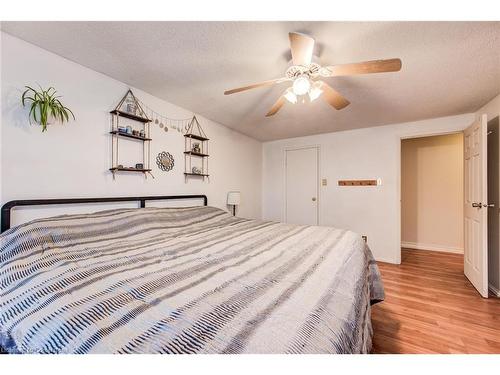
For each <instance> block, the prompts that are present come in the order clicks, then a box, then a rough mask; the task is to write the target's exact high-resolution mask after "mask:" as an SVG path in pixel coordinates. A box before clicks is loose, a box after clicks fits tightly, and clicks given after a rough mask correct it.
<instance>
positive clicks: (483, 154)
mask: <svg viewBox="0 0 500 375" xmlns="http://www.w3.org/2000/svg"><path fill="white" fill-rule="evenodd" d="M486 132H487V118H486V115H483V116H481V119H479V120H476V121H475V122H474V123H473V124H472V125H471V126H469V127H468V128H467V129H466V130H465V132H464V168H465V170H464V182H465V186H464V195H465V206H464V221H465V222H464V273H465V276H467V278H468V279H469V280H470V282H471V283H472V284H473V285H474V287H475V288H476V289H477V290H478V292H479V293H480V294H481V295H482V296H483V297H486V298H487V297H488V210H487V207H488V204H487V202H488V201H487V199H488V197H487V191H488V190H487V189H488V185H487V177H488V175H487V173H488V170H487V135H486Z"/></svg>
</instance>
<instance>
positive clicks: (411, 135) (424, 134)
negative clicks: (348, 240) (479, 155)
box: [395, 125, 468, 264]
mask: <svg viewBox="0 0 500 375" xmlns="http://www.w3.org/2000/svg"><path fill="white" fill-rule="evenodd" d="M467 126H468V125H467ZM464 130H465V128H464V129H462V130H449V131H437V132H432V131H428V132H425V131H424V132H418V131H417V132H413V133H407V134H404V135H399V136H398V146H397V147H398V160H397V163H396V164H397V171H396V176H397V184H398V188H397V191H398V193H397V197H396V207H398V209H399V215H398V227H397V236H396V238H397V241H398V242H397V248H398V249H399V251H398V252H397V256H396V259H395V261H396V264H401V216H402V214H401V156H402V155H401V142H402V141H403V140H405V139H413V138H425V137H436V136H440V135H450V134H459V133H461V134H463V133H464ZM463 180H464V181H465V176H464V177H463ZM462 183H463V181H462ZM464 194H465V193H464ZM464 197H465V196H464Z"/></svg>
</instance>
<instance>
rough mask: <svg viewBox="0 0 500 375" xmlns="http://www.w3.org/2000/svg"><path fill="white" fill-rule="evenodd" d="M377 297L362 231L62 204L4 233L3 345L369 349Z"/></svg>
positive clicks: (195, 212)
mask: <svg viewBox="0 0 500 375" xmlns="http://www.w3.org/2000/svg"><path fill="white" fill-rule="evenodd" d="M205 204H206V198H205ZM143 206H144V205H143V204H141V207H143ZM383 298H384V291H383V286H382V283H381V279H380V274H379V271H378V268H377V265H376V262H375V261H374V259H373V257H372V254H371V252H370V249H369V248H368V247H367V245H366V244H365V242H364V241H363V240H362V239H361V237H360V236H359V235H358V234H355V233H353V232H350V231H347V230H342V229H336V228H331V227H319V226H298V225H291V224H284V223H278V222H270V221H259V220H249V219H244V218H239V217H233V216H231V215H230V214H229V213H227V212H225V211H223V210H221V209H218V208H214V207H210V206H200V207H179V208H153V207H143V208H133V209H128V208H127V209H114V210H104V211H99V212H95V213H90V214H74V215H62V216H57V217H51V218H45V219H37V220H33V221H30V222H28V223H25V224H21V225H18V226H15V227H13V228H10V229H8V230H6V231H5V232H4V233H2V235H0V345H1V347H2V349H3V350H4V351H6V352H8V353H78V354H85V353H193V354H194V353H233V354H234V353H368V352H370V349H371V340H372V334H373V332H372V326H371V318H370V312H371V305H372V304H374V303H376V302H379V301H382V300H383Z"/></svg>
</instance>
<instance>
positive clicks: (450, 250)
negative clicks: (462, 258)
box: [401, 242, 464, 254]
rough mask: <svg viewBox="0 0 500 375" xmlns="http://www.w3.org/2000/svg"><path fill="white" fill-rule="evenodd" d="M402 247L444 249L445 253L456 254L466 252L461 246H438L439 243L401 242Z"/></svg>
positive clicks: (431, 249)
mask: <svg viewBox="0 0 500 375" xmlns="http://www.w3.org/2000/svg"><path fill="white" fill-rule="evenodd" d="M401 247H406V248H408V249H416V250H430V251H442V252H445V253H454V254H463V253H464V249H463V248H461V247H450V246H438V245H429V244H423V243H416V242H401Z"/></svg>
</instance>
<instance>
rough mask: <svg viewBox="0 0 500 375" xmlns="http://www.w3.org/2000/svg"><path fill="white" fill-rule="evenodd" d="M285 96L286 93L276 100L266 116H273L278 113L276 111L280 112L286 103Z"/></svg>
mask: <svg viewBox="0 0 500 375" xmlns="http://www.w3.org/2000/svg"><path fill="white" fill-rule="evenodd" d="M285 100H286V99H285V96H284V95H281V96H280V97H279V98H278V100H276V102H275V103H274V104H273V106H272V108H271V109H270V110H269V112H267V114H266V117H270V116H273V115H275V114H276V112H278V111H279V110H280V109H281V107H283V105H284V104H285Z"/></svg>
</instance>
